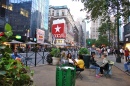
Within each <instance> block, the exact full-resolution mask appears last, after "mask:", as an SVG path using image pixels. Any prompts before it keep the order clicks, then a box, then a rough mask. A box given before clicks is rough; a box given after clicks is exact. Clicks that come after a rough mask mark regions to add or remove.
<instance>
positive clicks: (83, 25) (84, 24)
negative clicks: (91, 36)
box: [81, 20, 86, 47]
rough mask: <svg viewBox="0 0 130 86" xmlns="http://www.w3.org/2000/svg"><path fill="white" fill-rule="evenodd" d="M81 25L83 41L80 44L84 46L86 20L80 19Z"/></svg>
mask: <svg viewBox="0 0 130 86" xmlns="http://www.w3.org/2000/svg"><path fill="white" fill-rule="evenodd" d="M81 26H82V30H83V36H82V39H83V42H82V46H83V47H86V21H85V20H84V21H82V23H81Z"/></svg>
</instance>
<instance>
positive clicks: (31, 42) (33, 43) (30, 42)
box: [26, 42, 36, 44]
mask: <svg viewBox="0 0 130 86" xmlns="http://www.w3.org/2000/svg"><path fill="white" fill-rule="evenodd" d="M26 44H36V43H35V42H27V43H26Z"/></svg>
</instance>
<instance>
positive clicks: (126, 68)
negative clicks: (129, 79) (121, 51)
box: [124, 56, 130, 72]
mask: <svg viewBox="0 0 130 86" xmlns="http://www.w3.org/2000/svg"><path fill="white" fill-rule="evenodd" d="M128 66H130V56H128V60H127V62H125V63H124V69H125V72H130V69H129V67H128Z"/></svg>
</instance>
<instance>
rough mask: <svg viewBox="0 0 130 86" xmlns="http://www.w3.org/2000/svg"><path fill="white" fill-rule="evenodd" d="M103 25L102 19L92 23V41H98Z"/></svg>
mask: <svg viewBox="0 0 130 86" xmlns="http://www.w3.org/2000/svg"><path fill="white" fill-rule="evenodd" d="M100 25H101V17H99V18H97V19H96V20H95V21H91V27H90V34H91V36H90V38H91V39H96V40H97V39H98V35H99V32H98V28H99V27H100Z"/></svg>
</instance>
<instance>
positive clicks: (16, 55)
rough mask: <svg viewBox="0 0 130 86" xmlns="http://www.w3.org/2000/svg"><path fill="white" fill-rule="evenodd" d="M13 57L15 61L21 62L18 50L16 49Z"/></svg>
mask: <svg viewBox="0 0 130 86" xmlns="http://www.w3.org/2000/svg"><path fill="white" fill-rule="evenodd" d="M11 57H12V58H13V59H15V60H18V61H21V58H22V57H21V56H20V55H19V54H18V53H17V50H16V49H15V50H14V52H13V54H12V55H11Z"/></svg>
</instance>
